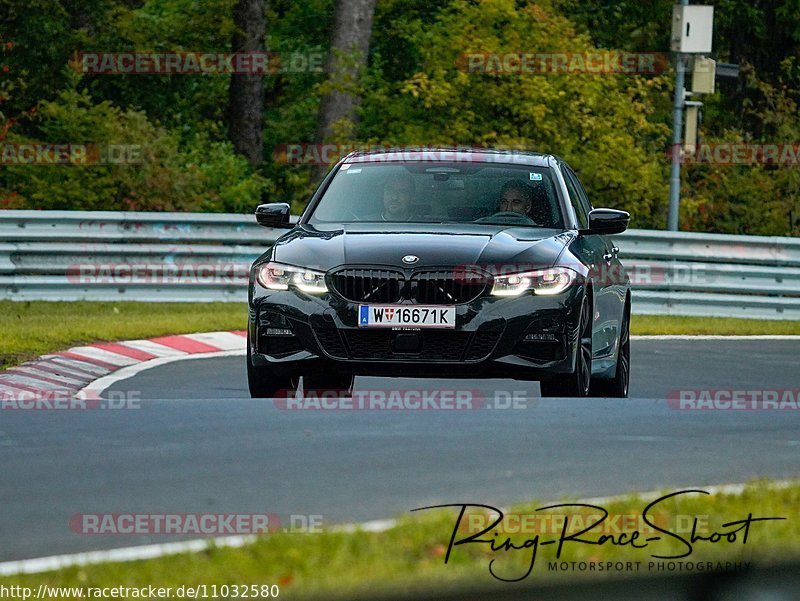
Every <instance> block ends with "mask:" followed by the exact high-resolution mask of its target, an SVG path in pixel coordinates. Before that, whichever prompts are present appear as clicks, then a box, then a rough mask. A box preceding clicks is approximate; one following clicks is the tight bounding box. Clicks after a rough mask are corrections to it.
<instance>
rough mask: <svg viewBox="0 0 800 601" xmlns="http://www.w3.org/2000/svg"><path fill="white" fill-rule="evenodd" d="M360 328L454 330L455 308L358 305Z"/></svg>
mask: <svg viewBox="0 0 800 601" xmlns="http://www.w3.org/2000/svg"><path fill="white" fill-rule="evenodd" d="M358 325H359V327H362V328H451V329H452V328H455V327H456V308H455V307H421V306H397V305H360V306H359V308H358Z"/></svg>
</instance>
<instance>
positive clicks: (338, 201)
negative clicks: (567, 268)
mask: <svg viewBox="0 0 800 601" xmlns="http://www.w3.org/2000/svg"><path fill="white" fill-rule="evenodd" d="M353 222H405V223H431V222H434V223H443V222H475V223H487V224H498V225H523V226H525V225H527V226H532V227H536V226H538V227H555V228H561V227H562V226H563V219H562V214H561V208H560V205H559V202H558V197H557V196H556V191H555V185H554V181H553V175H552V170H551V169H550V168H548V167H534V166H530V165H502V164H501V165H498V164H475V163H470V164H464V163H443V162H409V163H385V162H384V163H377V162H376V163H348V164H344V165H342V166H341V168H340V169H339V171H338V173H337V174H336V176H335V177H334V178H333V181H332V182H331V184H330V186H329V187H328V189H327V190H326V191H325V194H324V195H323V197H322V198H321V199H320V201H319V203H318V204H317V206H316V208H315V209H314V212H313V214H312V215H311V217H310V218H309V223H311V224H324V223H353Z"/></svg>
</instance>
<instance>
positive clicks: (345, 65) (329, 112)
mask: <svg viewBox="0 0 800 601" xmlns="http://www.w3.org/2000/svg"><path fill="white" fill-rule="evenodd" d="M374 13H375V0H338V2H337V3H336V8H335V11H334V16H333V34H332V36H331V51H330V54H329V55H328V60H327V63H326V65H325V71H326V73H328V85H327V89H326V91H325V93H324V94H323V96H322V102H321V104H320V109H319V120H318V122H317V132H316V141H317V143H322V142H325V141H326V140H329V139H330V138H331V136H332V135H334V133H339V134H343V135H351V134H352V133H353V132H352V127H353V125H354V124H355V122H356V107H357V106H358V105H359V103H360V101H361V95H360V93H359V90H358V86H357V82H358V76H359V73H360V71H361V70H362V69H363V68H364V67H365V66H366V64H367V56H368V54H369V39H370V36H371V34H372V17H373V15H374ZM325 171H326V167H325V166H319V167H317V168H316V169H315V173H314V178H315V179H317V180H318V179H321V177H322V176H323V175H324V174H325Z"/></svg>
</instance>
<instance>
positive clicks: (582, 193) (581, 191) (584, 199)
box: [570, 170, 592, 215]
mask: <svg viewBox="0 0 800 601" xmlns="http://www.w3.org/2000/svg"><path fill="white" fill-rule="evenodd" d="M570 173H571V174H572V177H574V178H575V184H576V185H577V187H578V198H580V201H581V204H583V207H584V209H585V210H586V213H587V215H588V213H589V211H591V210H592V203H591V202H589V195H588V194H586V188H584V187H583V184H582V183H581V180H580V179H579V178H578V176H577V175H576V173H575V172H574V171H572V170H570Z"/></svg>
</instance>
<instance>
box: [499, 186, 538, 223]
mask: <svg viewBox="0 0 800 601" xmlns="http://www.w3.org/2000/svg"><path fill="white" fill-rule="evenodd" d="M532 205H533V189H532V188H531V187H530V186H529V185H528V184H526V183H525V182H524V181H522V180H521V179H512V180H509V181H507V182H506V183H505V184H503V187H502V189H501V190H500V202H499V203H498V205H497V211H498V212H499V213H519V214H520V215H524V216H525V217H528V216H529V215H528V213H529V212H530V210H531V206H532Z"/></svg>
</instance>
